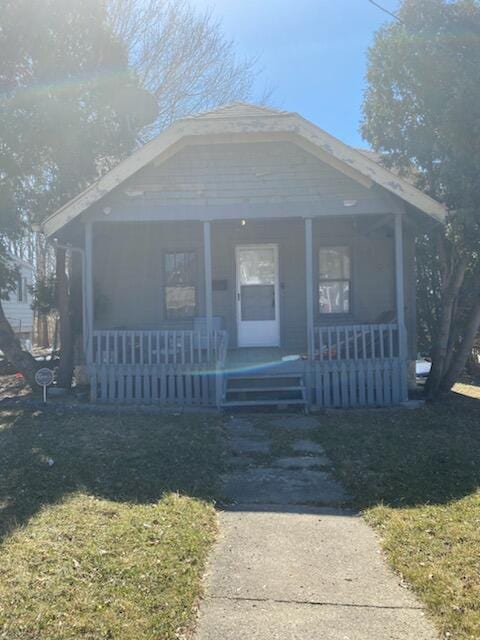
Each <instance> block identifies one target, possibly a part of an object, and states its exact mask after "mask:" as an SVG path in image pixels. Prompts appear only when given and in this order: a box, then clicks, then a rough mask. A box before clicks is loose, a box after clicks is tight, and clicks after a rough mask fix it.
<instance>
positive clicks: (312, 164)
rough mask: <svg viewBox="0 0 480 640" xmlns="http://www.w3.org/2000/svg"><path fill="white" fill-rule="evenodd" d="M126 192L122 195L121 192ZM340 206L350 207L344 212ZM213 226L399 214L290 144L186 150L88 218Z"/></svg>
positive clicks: (373, 191) (384, 199) (138, 177)
mask: <svg viewBox="0 0 480 640" xmlns="http://www.w3.org/2000/svg"><path fill="white" fill-rule="evenodd" d="M128 193H129V194H132V195H131V196H130V197H129V196H128V195H126V194H128ZM345 201H353V202H355V203H356V204H355V206H354V209H351V210H349V211H348V210H347V209H346V208H345V205H344V202H345ZM105 206H108V207H110V209H111V213H110V219H112V220H119V221H120V220H131V219H132V214H134V215H135V217H136V218H137V219H143V220H152V221H154V220H214V219H215V220H216V219H238V218H249V219H250V218H262V219H264V218H269V217H270V218H272V217H273V218H278V217H292V216H300V217H302V216H304V217H305V216H317V215H343V214H345V213H355V214H356V215H357V214H376V213H390V212H395V211H402V210H403V205H402V204H401V203H400V201H398V200H397V199H395V198H394V197H393V196H391V195H389V194H388V193H387V192H385V191H383V190H381V189H379V188H377V187H375V186H371V187H370V188H367V186H365V181H364V180H363V181H362V183H359V182H357V181H356V180H354V179H352V178H351V177H348V176H347V175H345V173H343V172H341V171H339V170H338V169H335V168H333V167H332V166H330V165H329V164H327V163H326V162H324V161H322V160H320V159H319V158H318V157H315V156H314V155H313V154H312V153H309V152H308V151H306V150H305V149H303V148H301V147H299V146H298V145H296V144H293V143H292V142H285V141H283V142H282V141H277V142H248V143H246V142H243V143H217V144H193V145H190V146H187V147H185V148H182V149H180V150H179V151H178V152H177V153H176V154H174V155H173V156H172V157H170V158H169V159H166V160H164V161H163V162H162V163H161V164H155V163H152V164H150V165H149V166H147V167H145V168H144V169H142V170H140V171H139V172H138V173H137V174H135V175H134V176H132V178H130V179H128V180H127V181H126V182H125V183H123V184H122V185H120V186H119V187H118V188H117V189H115V190H114V191H113V192H112V193H111V194H109V195H108V196H107V197H106V198H105V199H104V200H102V204H101V205H98V206H97V205H96V206H94V207H92V210H91V211H90V214H89V215H90V216H91V217H92V218H94V219H97V220H101V219H102V218H104V216H103V213H102V211H103V209H104V207H105Z"/></svg>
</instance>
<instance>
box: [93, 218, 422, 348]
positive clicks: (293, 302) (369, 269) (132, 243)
mask: <svg viewBox="0 0 480 640" xmlns="http://www.w3.org/2000/svg"><path fill="white" fill-rule="evenodd" d="M371 222H372V221H371V220H369V221H368V223H367V222H364V223H363V222H359V221H355V220H354V219H343V220H335V219H331V218H330V219H328V220H327V219H324V220H316V221H314V226H313V232H314V287H315V292H314V299H315V322H316V323H319V322H326V323H328V324H334V323H335V322H339V323H345V324H346V323H362V322H382V321H386V320H387V319H392V318H393V317H395V313H396V312H395V278H394V253H393V251H394V248H393V237H392V230H391V227H389V226H386V227H382V228H381V229H379V230H377V231H374V232H369V230H368V224H371ZM255 243H258V244H262V243H275V244H278V249H279V272H280V332H281V345H282V347H283V348H284V349H287V350H290V351H292V352H295V353H296V352H304V351H306V292H305V251H304V223H303V220H301V219H298V218H297V219H295V218H293V219H284V220H276V221H275V222H272V221H250V222H247V224H246V225H245V226H242V225H241V224H240V221H217V222H214V223H212V277H213V280H214V281H218V280H222V281H224V282H223V283H222V284H223V287H222V289H221V290H214V292H213V307H214V315H216V316H221V317H222V318H223V326H224V328H226V329H227V330H228V331H229V334H230V345H231V346H236V273H235V247H236V246H238V245H245V244H255ZM324 245H326V246H328V245H348V246H350V247H351V251H352V271H353V274H352V309H351V313H350V314H348V315H339V316H329V315H324V316H320V314H319V312H318V295H317V291H318V253H319V249H320V246H324ZM166 251H195V252H196V254H197V264H198V275H197V305H198V306H197V315H199V316H203V315H204V314H205V290H204V289H205V287H204V273H203V234H202V225H201V224H200V223H160V222H157V223H141V224H136V225H134V224H131V223H114V222H108V223H103V224H96V225H94V271H95V289H96V292H95V301H96V314H95V315H96V320H95V322H96V327H97V328H124V329H135V328H138V329H147V328H191V327H192V322H191V321H184V322H182V323H179V322H174V323H173V322H168V321H167V320H166V318H165V309H164V273H163V268H164V254H165V252H166ZM412 252H413V238H412V237H411V236H410V235H406V238H405V253H406V262H405V265H406V270H407V273H406V317H407V324H408V330H409V335H410V351H411V353H414V335H415V330H414V327H415V304H414V303H415V287H414V272H413V262H412Z"/></svg>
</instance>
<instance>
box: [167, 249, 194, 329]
mask: <svg viewBox="0 0 480 640" xmlns="http://www.w3.org/2000/svg"><path fill="white" fill-rule="evenodd" d="M196 262H197V259H196V255H195V253H194V252H193V251H188V252H182V253H167V254H165V308H166V315H167V318H168V319H169V320H179V319H183V318H193V316H194V315H195V308H196V287H195V283H196V274H197V264H196Z"/></svg>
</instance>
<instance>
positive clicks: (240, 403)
mask: <svg viewBox="0 0 480 640" xmlns="http://www.w3.org/2000/svg"><path fill="white" fill-rule="evenodd" d="M292 404H295V405H303V406H305V405H306V404H307V403H306V400H305V399H303V398H302V399H295V400H288V399H286V400H283V399H277V400H225V402H222V404H221V406H222V407H224V408H227V407H268V406H272V407H273V406H278V405H292Z"/></svg>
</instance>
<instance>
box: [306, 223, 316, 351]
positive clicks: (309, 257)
mask: <svg viewBox="0 0 480 640" xmlns="http://www.w3.org/2000/svg"><path fill="white" fill-rule="evenodd" d="M305 286H306V291H305V292H306V300H307V346H308V357H309V359H310V360H313V359H314V357H315V344H314V335H313V327H314V312H313V222H312V219H311V218H305Z"/></svg>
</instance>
